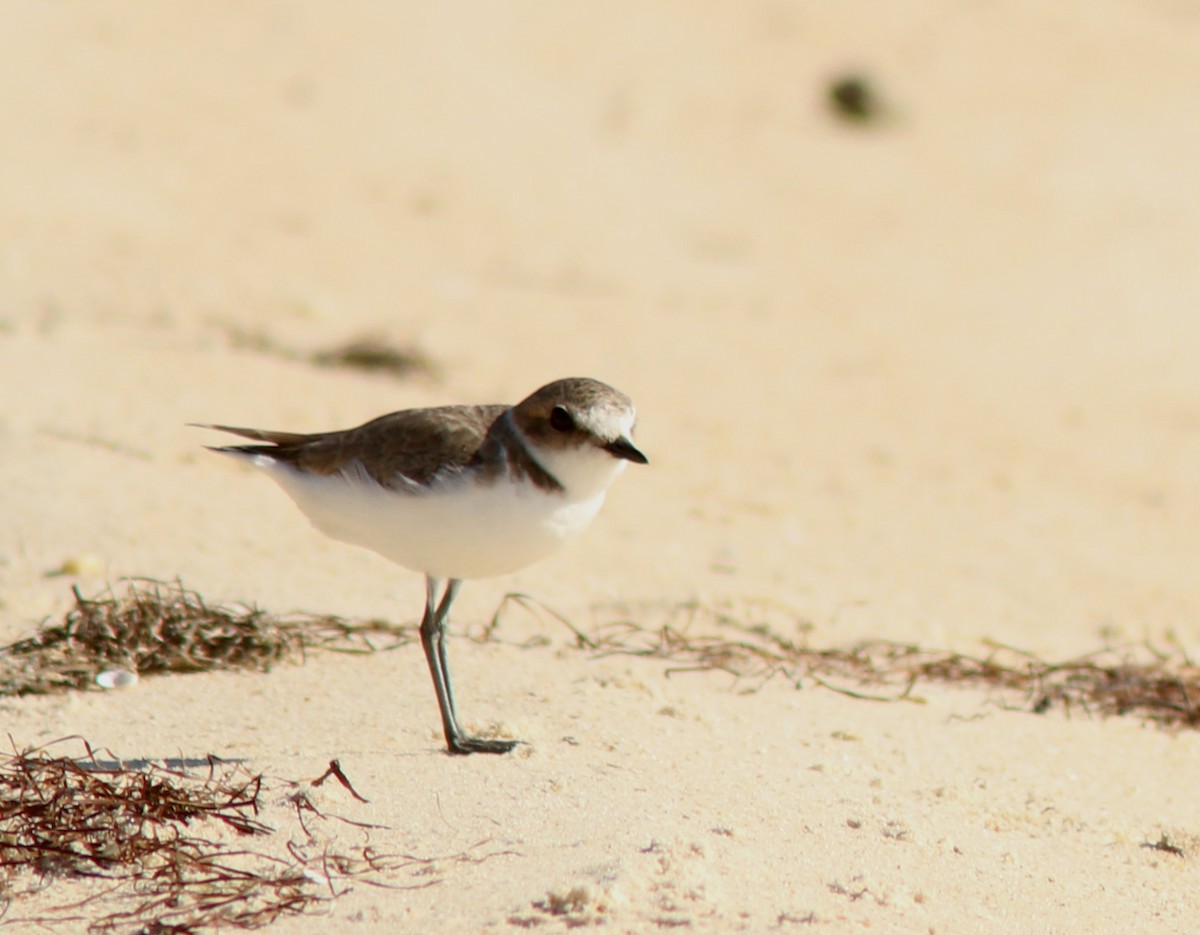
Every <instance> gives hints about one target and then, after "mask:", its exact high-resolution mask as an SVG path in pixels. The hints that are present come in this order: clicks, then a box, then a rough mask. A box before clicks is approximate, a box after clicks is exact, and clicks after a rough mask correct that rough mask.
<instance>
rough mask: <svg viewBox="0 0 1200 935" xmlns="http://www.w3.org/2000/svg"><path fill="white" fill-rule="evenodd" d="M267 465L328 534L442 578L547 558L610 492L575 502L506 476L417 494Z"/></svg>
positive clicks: (355, 478) (589, 518)
mask: <svg viewBox="0 0 1200 935" xmlns="http://www.w3.org/2000/svg"><path fill="white" fill-rule="evenodd" d="M262 462H267V463H262ZM262 462H259V463H258V464H257V466H258V467H260V468H263V469H264V470H266V472H267V473H268V474H270V475H271V477H272V478H273V479H274V480H275V481H276V482H278V483H279V485H280V486H281V487H283V489H284V490H285V491H287V493H288V494H289V495H290V496H291V498H292V499H293V500H294V501H295V502H296V505H297V506H298V507H300V509H301V510H302V511H303V512H304V514H305V515H306V516H307V517H308V518H309V519H310V520H311V521H312V523H313V525H314V526H316V527H317V528H318V529H319V530H321V531H322V532H323V533H325V534H326V535H328V536H330V537H332V538H334V539H339V540H341V541H342V542H349V543H351V544H352V545H359V546H363V547H364V548H368V549H371V550H372V551H374V552H378V553H379V554H380V555H382V556H384V557H385V558H389V559H391V560H392V561H393V562H396V563H397V564H399V565H403V566H404V567H405V568H411V569H412V570H414V571H420V572H424V573H425V574H428V575H432V576H433V577H435V578H486V577H489V576H491V575H502V574H507V573H508V572H512V571H516V570H517V569H520V568H524V567H525V566H526V565H530V564H532V563H534V562H536V561H538V560H540V559H543V558H545V557H546V556H547V555H549V554H550V553H552V552H553V551H554V550H555V549H557V548H558V547H559V546H561V545H562V543H563V542H564V541H565V540H566V539H569V538H570V537H572V536H574V535H576V534H578V533H580V532H582V531H583V530H584V529H586V528H587V526H588V524H589V523H590V522H591V521H592V519H593V518H594V517H595V515H596V513H597V512H599V510H600V507H601V506H602V505H603V503H604V495H605V494H604V491H600V492H599V493H598V494H593V495H592V496H591V497H589V498H588V499H574V500H573V499H572V498H571V497H570V496H569V495H568V494H566V493H564V492H562V491H545V490H542V489H539V488H537V487H534V486H533V485H532V484H529V483H525V482H521V483H512V482H511V481H509V480H508V479H506V478H500V479H498V480H496V481H495V482H494V483H490V484H476V483H475V482H473V481H472V480H469V479H457V480H454V481H450V482H447V483H444V484H440V485H438V486H435V487H433V488H432V489H429V490H427V491H422V492H416V493H410V492H407V491H394V490H388V489H386V488H383V487H380V486H379V485H378V484H376V483H374V482H373V481H371V480H369V479H367V478H366V477H365V476H361V475H359V476H354V475H352V476H349V477H347V476H343V475H334V476H325V477H321V476H314V475H311V474H301V473H299V472H297V471H295V470H293V469H292V468H289V467H286V466H284V465H280V464H278V463H276V462H274V461H272V460H270V459H265V458H264V459H262Z"/></svg>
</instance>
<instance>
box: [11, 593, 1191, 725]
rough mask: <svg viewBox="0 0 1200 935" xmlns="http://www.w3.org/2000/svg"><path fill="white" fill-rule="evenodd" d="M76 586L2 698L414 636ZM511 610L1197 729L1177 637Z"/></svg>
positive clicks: (675, 667)
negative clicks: (957, 635)
mask: <svg viewBox="0 0 1200 935" xmlns="http://www.w3.org/2000/svg"><path fill="white" fill-rule="evenodd" d="M73 590H74V595H75V606H74V607H73V608H72V609H71V610H69V611H68V612H67V613H66V614H65V615H64V617H63V620H62V622H61V623H53V624H51V623H49V622H47V623H45V624H43V626H42V628H41V629H40V630H39V631H38V633H37V634H35V635H34V636H32V637H29V638H27V639H24V640H20V641H18V642H16V643H13V644H11V645H9V646H6V647H3V648H0V696H2V695H24V694H31V693H42V692H50V691H60V690H65V689H72V688H74V689H81V688H88V687H93V686H95V685H96V684H97V681H99V684H102V685H109V684H123V683H128V681H129V679H121V678H117V676H119V675H123V674H125V675H129V676H138V675H146V674H153V673H162V672H200V671H210V670H229V669H251V670H257V671H266V670H268V669H269V668H270V667H271V666H273V665H275V664H276V663H278V662H280V661H283V660H288V659H299V658H302V656H303V654H304V653H305V652H306V651H308V650H310V649H323V650H329V651H334V652H375V651H377V650H379V649H383V648H393V647H396V646H403V645H407V644H409V643H412V642H415V641H416V639H417V632H416V628H415V626H413V625H404V626H394V625H391V624H388V623H385V622H383V621H379V620H370V621H350V620H346V619H344V618H340V617H334V616H328V615H311V614H308V615H305V614H291V615H286V616H276V615H272V614H269V613H267V612H266V611H263V610H260V609H258V608H255V607H252V606H249V605H235V606H232V607H224V606H212V605H209V604H208V603H206V602H205V601H204V599H203V598H202V597H201V596H200V595H199V594H197V593H196V592H195V591H191V590H189V589H188V588H185V587H184V586H183V585H182V584H181V583H179V582H177V581H176V582H162V581H154V580H149V579H135V580H133V581H130V582H127V588H126V591H125V593H124V594H121V595H117V594H115V593H113V592H112V591H111V590H109V591H106V592H105V593H103V594H101V595H99V596H97V597H94V598H84V597H83V596H82V595H80V593H79V591H78V590H77V589H73ZM513 608H521V609H523V610H524V611H526V612H528V613H533V614H535V615H537V616H538V617H539V618H540V619H541V620H542V621H543V622H544V623H549V622H554V623H557V624H560V625H562V626H564V627H566V628H567V629H569V630H570V632H571V634H572V636H573V642H574V645H575V646H576V647H577V648H578V649H581V650H583V651H585V652H588V653H589V654H591V655H592V656H596V657H599V656H607V655H627V656H645V657H649V658H655V659H662V660H666V661H667V662H668V663H670V665H669V667H668V668H667V670H666V671H667V674H668V675H672V674H676V673H680V672H694V671H701V672H707V671H720V672H726V673H729V674H730V675H732V676H734V677H735V678H736V679H737V680H738V683H739V686H740V687H741V688H742V690H743V691H756V690H757V688H758V687H759V686H761V685H762V684H763V683H765V682H767V681H769V680H771V679H774V678H777V677H779V678H784V679H786V680H787V681H789V682H791V683H793V684H795V685H796V686H797V687H803V686H804V685H806V684H808V683H811V684H815V685H819V686H822V687H824V688H827V689H830V690H832V691H837V692H840V693H842V694H845V695H850V696H852V697H855V698H862V699H866V700H872V701H900V700H908V701H920V700H921V699H920V697H919V696H918V695H917V694H916V690H917V688H918V687H919V686H921V685H931V684H942V685H950V686H958V687H975V688H982V689H985V690H989V691H992V692H994V693H996V694H998V696H999V697H1000V698H1001V700H1002V701H1003V702H1004V703H1006V704H1011V705H1015V706H1019V707H1023V708H1026V709H1028V710H1031V711H1034V712H1036V713H1043V712H1045V711H1048V710H1051V709H1054V708H1059V709H1063V710H1066V711H1067V712H1068V713H1070V712H1072V711H1075V710H1079V711H1084V712H1087V713H1095V714H1100V715H1134V716H1136V717H1140V718H1143V719H1145V720H1147V721H1152V722H1156V723H1158V724H1161V725H1163V726H1165V727H1192V728H1196V727H1200V667H1198V666H1197V665H1196V664H1194V663H1193V662H1192V660H1191V659H1190V658H1189V657H1188V656H1187V655H1186V653H1184V652H1183V651H1182V650H1181V649H1179V648H1175V649H1173V650H1171V651H1169V652H1163V651H1158V650H1155V649H1154V648H1153V647H1151V646H1149V645H1148V644H1141V645H1137V646H1126V647H1117V648H1106V649H1104V650H1101V651H1099V652H1096V653H1091V654H1089V655H1086V656H1082V657H1079V658H1076V659H1071V660H1067V661H1065V662H1047V661H1045V660H1042V659H1040V658H1038V657H1036V656H1034V655H1033V654H1031V653H1027V652H1024V651H1022V650H1020V649H1016V648H1014V647H1011V646H1005V645H1001V644H989V646H988V648H987V652H986V653H984V654H982V655H970V654H966V653H958V652H949V651H945V650H931V649H923V648H922V647H920V646H917V645H916V644H913V643H902V642H893V641H889V640H865V641H861V642H858V643H853V644H849V645H846V646H835V647H830V648H824V649H822V648H814V647H813V646H811V645H809V635H810V633H811V630H812V626H811V624H809V623H808V622H807V621H805V620H804V619H803V618H801V617H799V616H798V615H796V614H794V613H793V612H791V611H790V610H788V609H787V608H785V607H781V606H779V605H776V604H773V603H771V602H767V601H743V602H737V603H730V604H728V605H714V604H705V603H701V602H698V601H685V602H679V603H671V604H665V603H646V604H640V605H629V604H622V605H605V606H597V607H596V608H595V609H594V619H593V623H592V625H591V626H590V627H589V628H581V627H579V626H577V625H576V624H575V623H573V622H572V621H571V620H569V619H568V618H567V617H566V616H564V615H563V614H561V613H558V612H556V611H554V610H552V609H550V608H548V607H545V606H544V605H542V604H541V603H540V602H538V601H536V600H535V599H533V598H531V597H529V596H528V595H525V594H508V595H505V597H504V599H503V600H502V601H501V602H500V605H499V607H498V608H497V610H496V612H495V614H494V615H493V616H492V618H491V620H490V621H489V622H488V623H487V624H486V626H484V627H482V628H481V629H479V630H477V631H476V634H475V638H476V639H477V640H479V641H481V642H486V641H488V640H493V639H497V638H498V631H499V628H500V626H501V622H502V620H503V618H504V617H505V615H506V614H508V613H510V612H511V610H512V609H513ZM787 634H791V635H787ZM534 642H535V643H539V642H545V640H544V639H538V640H535V641H534Z"/></svg>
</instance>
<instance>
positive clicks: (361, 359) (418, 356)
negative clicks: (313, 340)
mask: <svg viewBox="0 0 1200 935" xmlns="http://www.w3.org/2000/svg"><path fill="white" fill-rule="evenodd" d="M311 360H312V362H313V363H314V364H317V365H318V366H320V367H349V368H351V369H353V370H366V371H367V372H369V373H386V374H390V375H392V376H394V377H408V376H413V375H421V376H432V375H433V374H434V373H435V368H434V366H433V362H432V361H430V359H429V358H428V357H427V356H426V355H425V354H424V353H423V352H422V351H420V350H418V349H416V348H413V347H397V346H395V345H393V344H389V343H388V342H387V341H385V340H384V339H382V338H379V337H364V338H356V339H355V340H353V341H350V342H348V343H346V344H343V345H341V346H340V347H335V348H332V349H331V350H327V351H318V352H317V353H315V354H313V355H312V358H311Z"/></svg>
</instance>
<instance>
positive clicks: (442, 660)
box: [198, 378, 647, 753]
mask: <svg viewBox="0 0 1200 935" xmlns="http://www.w3.org/2000/svg"><path fill="white" fill-rule="evenodd" d="M636 416H637V412H636V410H635V408H634V405H633V403H632V401H631V400H630V399H629V397H628V396H626V395H625V394H624V393H621V392H620V391H618V390H616V389H613V388H612V387H611V386H608V385H607V384H604V383H601V382H599V381H598V380H591V379H587V378H572V379H566V380H557V381H555V382H554V383H550V384H547V385H546V386H543V387H542V388H541V389H539V390H538V391H537V392H535V393H533V394H532V395H531V396H529V397H527V398H526V399H524V400H523V401H521V402H519V403H517V404H516V405H515V406H504V405H492V406H440V407H436V408H432V409H407V410H404V411H402V412H393V413H391V414H390V415H386V416H380V417H379V418H377V419H373V420H371V421H370V422H367V423H366V424H364V425H360V426H359V427H358V428H353V429H347V430H345V431H340V432H320V433H317V434H315V435H301V434H297V433H295V432H269V431H264V430H262V429H248V428H235V427H232V426H228V425H209V424H198V427H200V428H210V429H217V430H219V431H222V432H231V433H233V434H234V435H240V436H242V437H243V438H250V439H254V440H257V441H261V442H267V444H264V445H236V446H232V447H227V448H213V449H211V450H213V451H216V452H219V453H220V454H226V455H232V456H234V457H236V458H239V459H242V460H244V461H248V462H249V463H250V464H252V465H253V466H254V467H256V468H258V469H260V470H262V471H265V472H266V473H267V474H268V475H270V477H271V478H272V479H273V480H275V482H276V483H278V484H279V486H280V487H282V488H283V489H284V490H285V491H286V492H287V493H288V495H289V496H291V498H292V499H293V500H294V501H295V502H296V505H297V506H298V507H300V509H301V510H302V511H303V512H304V514H305V515H306V516H307V517H308V518H309V519H310V520H311V521H312V523H313V525H314V526H316V527H317V529H319V530H321V532H323V533H325V534H326V535H328V536H331V537H332V538H334V539H339V540H341V541H342V542H349V543H351V544H353V545H359V546H363V547H365V548H368V549H371V550H372V551H374V552H378V553H379V554H380V555H382V556H384V557H385V558H389V559H391V560H392V561H394V562H396V563H397V564H400V565H402V566H404V567H405V568H409V569H412V570H413V571H419V572H422V573H423V574H424V575H425V612H424V616H423V618H422V620H421V646H422V647H423V648H424V650H425V659H426V661H427V662H428V663H429V672H430V674H431V675H432V676H433V687H434V691H435V692H436V693H437V700H438V707H439V709H440V710H441V715H442V729H443V731H444V732H445V735H446V745H447V747H448V748H449V750H450V752H451V753H507V752H508V751H509V750H511V749H512V748H513V747H514V746H515V745H516V743H517V741H513V740H496V739H489V738H482V737H471V736H468V735H467V734H464V733H463V731H462V728H461V727H460V726H459V724H458V718H457V715H456V713H455V708H454V693H453V691H452V690H451V688H450V669H449V666H448V665H447V663H446V622H447V618H448V616H449V613H450V605H451V604H453V603H454V597H455V595H456V594H457V593H458V589H459V586H460V585H461V584H462V581H463V579H465V578H486V577H490V576H492V575H501V574H506V573H509V572H513V571H516V570H517V569H520V568H524V567H525V566H526V565H529V564H531V563H533V562H536V561H538V560H539V559H542V558H545V557H546V556H547V555H549V554H550V553H551V552H553V551H554V550H555V549H557V548H558V547H559V546H560V545H562V543H563V542H564V541H566V540H567V539H569V538H571V537H572V536H574V535H576V534H578V533H580V532H582V531H583V530H584V529H585V528H586V527H587V525H588V523H590V522H591V521H592V518H593V517H594V516H595V515H596V514H597V513H598V512H599V510H600V507H601V505H603V503H604V496H605V494H606V493H607V491H608V488H609V485H610V484H612V482H613V481H614V480H616V478H617V476H618V475H619V474H620V473H621V472H622V470H624V468H625V465H626V463H627V462H630V461H632V462H634V463H636V464H646V463H647V459H646V456H645V455H644V454H642V452H641V451H639V450H638V449H637V447H636V446H635V445H634V443H633V440H632V437H631V436H632V432H633V426H634V422H635V419H636Z"/></svg>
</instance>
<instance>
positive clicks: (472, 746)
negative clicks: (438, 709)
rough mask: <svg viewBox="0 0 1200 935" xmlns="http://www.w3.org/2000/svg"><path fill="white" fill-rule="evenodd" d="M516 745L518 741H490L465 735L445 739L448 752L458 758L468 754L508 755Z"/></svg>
mask: <svg viewBox="0 0 1200 935" xmlns="http://www.w3.org/2000/svg"><path fill="white" fill-rule="evenodd" d="M518 743H520V741H518V740H490V739H486V738H484V737H467V736H465V735H463V736H459V737H447V738H446V746H447V747H448V748H449V752H450V753H452V754H456V755H458V756H466V755H467V754H468V753H508V752H509V751H510V750H512V748H513V747H515V746H516V745H517V744H518Z"/></svg>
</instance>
